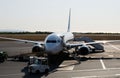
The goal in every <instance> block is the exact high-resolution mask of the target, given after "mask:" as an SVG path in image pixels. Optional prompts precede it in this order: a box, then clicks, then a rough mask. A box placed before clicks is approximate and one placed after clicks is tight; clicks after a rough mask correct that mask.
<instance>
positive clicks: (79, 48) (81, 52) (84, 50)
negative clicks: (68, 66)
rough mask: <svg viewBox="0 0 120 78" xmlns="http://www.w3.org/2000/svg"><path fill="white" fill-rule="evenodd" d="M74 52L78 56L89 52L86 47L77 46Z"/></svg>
mask: <svg viewBox="0 0 120 78" xmlns="http://www.w3.org/2000/svg"><path fill="white" fill-rule="evenodd" d="M76 50H77V54H78V55H88V54H89V53H90V51H91V50H90V48H89V47H88V46H79V47H78V48H77V49H76Z"/></svg>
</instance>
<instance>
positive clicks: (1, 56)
mask: <svg viewBox="0 0 120 78" xmlns="http://www.w3.org/2000/svg"><path fill="white" fill-rule="evenodd" d="M7 57H8V55H7V53H6V52H4V51H0V62H4V61H5V60H7Z"/></svg>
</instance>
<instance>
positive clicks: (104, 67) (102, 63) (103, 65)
mask: <svg viewBox="0 0 120 78" xmlns="http://www.w3.org/2000/svg"><path fill="white" fill-rule="evenodd" d="M100 63H101V65H102V67H103V69H104V70H106V66H105V64H104V62H103V60H102V59H100Z"/></svg>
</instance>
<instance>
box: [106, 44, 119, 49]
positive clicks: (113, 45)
mask: <svg viewBox="0 0 120 78" xmlns="http://www.w3.org/2000/svg"><path fill="white" fill-rule="evenodd" d="M107 44H108V45H110V46H111V47H113V48H114V49H116V50H119V51H120V48H118V47H115V46H114V45H112V44H110V43H107Z"/></svg>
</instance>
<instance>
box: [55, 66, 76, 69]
mask: <svg viewBox="0 0 120 78" xmlns="http://www.w3.org/2000/svg"><path fill="white" fill-rule="evenodd" d="M73 69H74V65H71V66H67V65H60V67H58V68H57V70H73Z"/></svg>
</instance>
